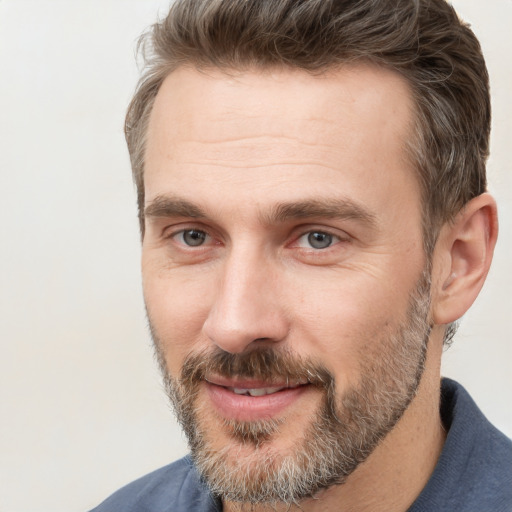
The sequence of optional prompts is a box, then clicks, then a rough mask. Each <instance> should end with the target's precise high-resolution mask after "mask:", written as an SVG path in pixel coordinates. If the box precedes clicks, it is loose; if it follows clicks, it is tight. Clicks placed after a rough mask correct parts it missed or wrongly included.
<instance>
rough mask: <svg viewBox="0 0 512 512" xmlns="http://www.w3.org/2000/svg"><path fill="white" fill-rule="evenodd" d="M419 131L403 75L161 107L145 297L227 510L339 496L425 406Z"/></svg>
mask: <svg viewBox="0 0 512 512" xmlns="http://www.w3.org/2000/svg"><path fill="white" fill-rule="evenodd" d="M411 118H412V101H411V97H410V92H409V90H408V88H407V86H406V85H405V83H404V82H403V81H402V79H400V78H399V77H397V76H396V75H394V74H393V73H391V72H388V71H385V70H382V69H378V68H374V67H366V66H354V67H347V68H343V69H341V70H339V71H336V72H332V73H330V74H328V75H324V76H321V77H313V76H310V75H308V74H306V73H303V72H300V71H276V72H272V73H271V72H268V73H260V72H247V73H244V74H240V73H231V74H223V73H221V72H220V71H211V72H203V73H200V72H198V71H196V70H193V69H186V68H183V69H180V70H177V71H175V72H174V73H172V74H171V75H170V76H169V77H168V78H167V79H166V81H165V82H164V84H163V86H162V88H161V90H160V92H159V94H158V96H157V99H156V101H155V105H154V109H153V113H152V117H151V120H150V126H149V130H148V144H147V152H146V166H145V178H144V182H145V190H146V198H145V205H146V231H145V236H144V242H143V254H142V260H143V261H142V270H143V281H144V295H145V300H146V305H147V311H148V316H149V319H150V323H151V327H152V332H153V335H154V339H155V343H156V345H157V350H158V353H159V355H160V358H161V364H162V366H163V368H164V372H165V374H166V380H167V381H168V384H169V388H170V394H171V396H172V398H173V401H174V403H175V406H176V409H177V412H178V414H179V416H180V419H181V421H182V423H183V424H184V426H185V430H186V432H187V434H188V436H189V440H190V443H191V447H192V451H193V455H194V456H195V457H196V461H197V463H198V465H199V467H200V469H201V470H202V471H203V473H204V474H205V476H206V478H207V479H208V480H209V482H210V484H211V485H212V487H213V488H214V490H215V491H216V492H217V493H219V494H223V495H224V496H225V497H226V498H227V499H232V500H242V501H245V500H249V501H251V500H252V501H263V500H268V501H272V500H285V501H294V500H295V501H296V500H298V499H301V498H303V497H305V496H309V495H312V494H314V493H315V492H317V491H318V489H320V488H322V487H327V486H329V485H332V484H334V483H339V482H343V481H344V480H345V479H346V477H347V476H348V475H349V474H350V473H351V472H352V471H353V470H354V469H355V467H357V465H358V464H359V463H361V462H362V461H363V460H364V459H365V458H366V457H367V456H368V455H369V454H370V453H371V452H372V450H373V449H374V448H375V446H376V444H377V442H378V440H379V439H381V438H382V437H384V436H385V435H386V433H387V432H388V431H389V430H390V429H391V428H392V427H393V426H394V424H395V423H396V421H398V420H399V418H400V417H401V415H402V413H403V412H404V410H405V409H406V408H407V406H408V404H409V402H410V400H411V398H412V397H413V396H414V393H415V391H416V388H417V385H418V382H419V379H420V378H421V372H422V369H423V363H424V357H425V346H426V339H427V336H428V323H427V318H428V276H426V275H425V272H424V268H425V266H426V262H425V256H424V253H423V249H422V247H423V245H422V230H421V204H420V193H419V187H418V184H417V181H416V179H415V171H414V169H413V166H412V165H411V164H410V163H409V162H408V160H407V158H406V156H405V150H404V146H405V142H406V140H407V136H408V135H409V133H410V131H411V123H412V120H411ZM312 481H314V482H313V483H311V482H312ZM290 482H292V483H295V485H291V484H290ZM308 482H309V484H308ZM308 485H309V486H308Z"/></svg>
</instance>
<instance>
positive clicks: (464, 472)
mask: <svg viewBox="0 0 512 512" xmlns="http://www.w3.org/2000/svg"><path fill="white" fill-rule="evenodd" d="M441 416H442V418H443V423H444V425H445V427H446V429H447V437H446V442H445V445H444V447H443V451H442V453H441V457H440V458H439V461H438V463H437V465H436V468H435V470H434V473H433V474H432V476H431V478H430V480H429V482H428V483H427V486H426V487H425V489H424V490H423V492H422V493H421V495H420V496H419V498H418V500H417V501H416V502H415V503H414V505H413V506H412V508H411V509H410V512H420V511H430V510H432V511H434V510H435V511H436V512H441V511H451V510H458V511H461V512H473V511H476V510H493V511H495V512H510V511H512V441H511V440H510V439H508V438H507V437H506V436H505V435H504V434H502V433H501V432H500V431H499V430H498V429H496V428H495V427H494V426H493V425H491V423H489V421H488V420H487V419H486V418H485V416H484V415H483V414H482V412H481V411H480V409H479V408H478V407H477V405H476V404H475V402H474V401H473V399H472V398H471V397H470V396H469V394H468V392H467V391H466V390H465V389H464V388H463V387H462V386H461V385H460V384H458V383H456V382H454V381H452V380H449V379H443V383H442V388H441Z"/></svg>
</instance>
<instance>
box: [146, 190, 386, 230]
mask: <svg viewBox="0 0 512 512" xmlns="http://www.w3.org/2000/svg"><path fill="white" fill-rule="evenodd" d="M144 215H145V217H154V218H158V217H187V218H191V219H205V218H207V217H208V215H207V214H206V212H205V210H203V209H202V208H201V207H200V206H198V205H197V204H195V203H192V202H190V201H187V200H185V199H180V198H176V197H172V196H157V197H156V198H155V199H153V200H152V201H151V202H150V203H149V204H148V205H147V206H146V208H145V209H144ZM313 218H321V219H340V220H355V221H359V222H361V223H363V224H366V225H368V226H369V227H375V226H376V224H377V222H376V218H375V215H374V214H373V213H372V212H370V211H369V210H368V209H366V208H364V207H363V206H361V205H359V204H357V203H355V202H354V201H352V200H350V199H345V198H343V199H332V198H328V199H324V198H322V199H314V198H312V199H307V200H304V201H291V202H283V203H279V204H277V205H274V206H273V207H272V208H271V210H270V212H269V213H262V214H260V220H261V222H262V223H263V224H265V225H272V224H279V223H284V222H288V221H291V220H301V219H313Z"/></svg>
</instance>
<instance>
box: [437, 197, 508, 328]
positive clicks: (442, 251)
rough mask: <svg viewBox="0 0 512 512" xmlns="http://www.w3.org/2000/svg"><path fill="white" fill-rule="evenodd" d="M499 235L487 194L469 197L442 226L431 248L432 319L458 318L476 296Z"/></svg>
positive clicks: (442, 320) (451, 320) (494, 205)
mask: <svg viewBox="0 0 512 512" xmlns="http://www.w3.org/2000/svg"><path fill="white" fill-rule="evenodd" d="M497 235H498V218H497V209H496V202H495V201H494V199H493V197H492V196H491V195H490V194H487V193H485V194H481V195H480V196H477V197H475V198H474V199H472V200H471V201H469V202H468V203H467V204H466V205H465V206H464V208H463V209H462V210H461V211H460V212H459V214H458V215H457V216H456V218H455V220H454V221H453V222H447V223H446V224H445V225H444V226H443V228H442V229H441V233H440V235H439V239H438V243H437V244H436V250H435V251H434V261H433V271H434V272H435V273H437V277H438V278H437V279H436V281H434V282H437V283H439V284H438V285H437V286H438V289H437V290H432V292H433V303H432V306H433V311H432V315H433V320H434V323H435V324H438V325H441V324H449V323H451V322H454V321H455V320H457V319H459V318H460V317H461V316H462V315H463V314H464V313H465V312H466V311H467V310H468V309H469V308H470V306H471V305H472V304H473V302H474V300H475V299H476V297H477V296H478V294H479V292H480V290H481V289H482V286H483V284H484V281H485V278H486V277H487V273H488V271H489V267H490V265H491V261H492V256H493V252H494V246H495V244H496V239H497Z"/></svg>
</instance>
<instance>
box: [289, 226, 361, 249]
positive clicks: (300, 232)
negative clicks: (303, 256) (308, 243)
mask: <svg viewBox="0 0 512 512" xmlns="http://www.w3.org/2000/svg"><path fill="white" fill-rule="evenodd" d="M296 233H297V234H296V235H295V236H293V241H292V245H293V244H296V243H297V242H298V241H299V240H300V239H301V238H303V237H304V236H306V235H309V234H310V233H324V234H326V235H329V236H331V237H333V238H336V239H337V240H338V241H340V242H348V241H350V240H352V237H351V236H350V235H349V234H348V233H347V232H346V231H343V230H341V229H336V228H331V227H325V226H314V225H313V226H301V227H300V228H299V229H297V230H296ZM336 243H337V242H336ZM333 245H334V244H333ZM316 250H318V249H316Z"/></svg>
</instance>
